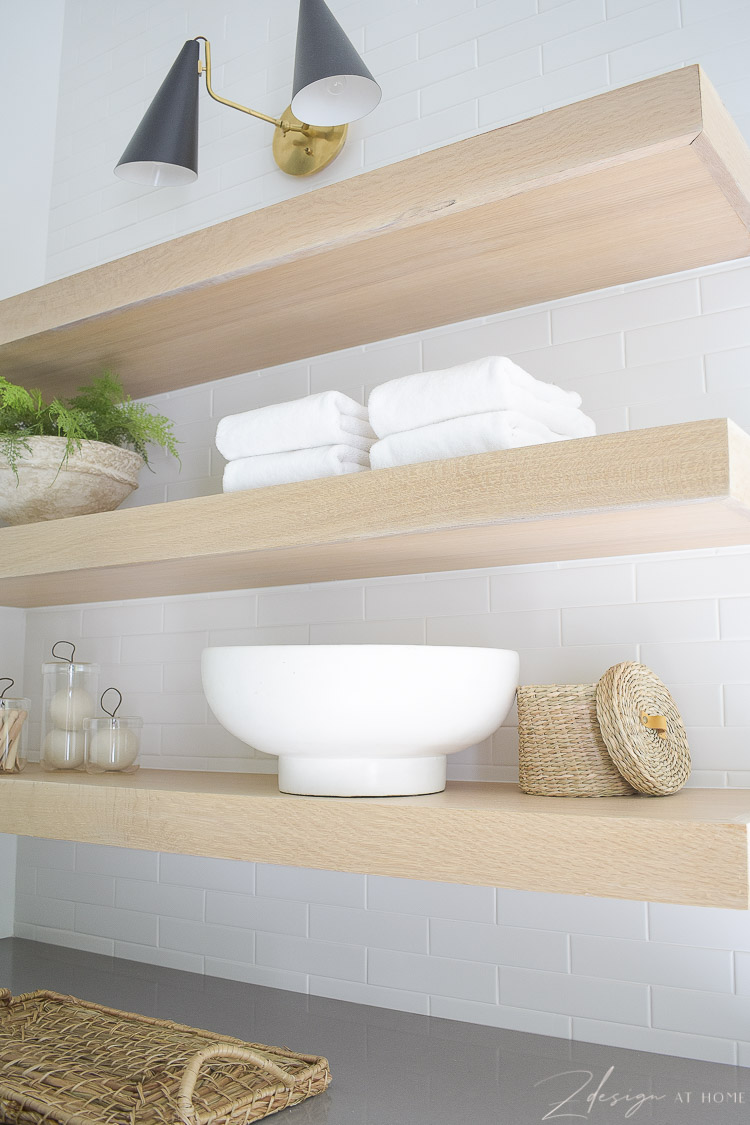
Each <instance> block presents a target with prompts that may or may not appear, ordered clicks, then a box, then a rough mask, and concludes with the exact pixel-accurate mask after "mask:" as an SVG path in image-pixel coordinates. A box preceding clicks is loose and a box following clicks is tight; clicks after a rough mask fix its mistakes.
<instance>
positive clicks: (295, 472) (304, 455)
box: [223, 445, 370, 492]
mask: <svg viewBox="0 0 750 1125" xmlns="http://www.w3.org/2000/svg"><path fill="white" fill-rule="evenodd" d="M369 467H370V458H369V457H368V455H367V453H365V452H364V451H363V450H361V449H354V448H352V447H351V446H349V445H323V446H319V447H318V448H317V449H295V450H292V451H291V452H285V453H265V454H261V455H260V456H259V457H242V458H240V459H239V460H236V461H230V462H229V464H228V465H226V466H225V468H224V480H223V488H224V491H225V492H242V491H244V490H245V489H247V488H265V487H267V486H268V485H272V484H291V483H293V482H294V481H301V480H317V479H318V478H319V477H335V476H339V475H340V474H342V473H362V472H364V471H365V469H369Z"/></svg>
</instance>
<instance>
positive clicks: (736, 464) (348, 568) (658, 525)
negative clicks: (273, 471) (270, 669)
mask: <svg viewBox="0 0 750 1125" xmlns="http://www.w3.org/2000/svg"><path fill="white" fill-rule="evenodd" d="M749 466H750V437H748V435H747V434H745V433H744V432H743V431H742V430H740V429H739V428H738V427H737V426H735V425H733V423H731V422H728V421H727V420H726V419H713V420H710V421H704V422H686V423H682V424H680V425H676V426H660V427H655V428H654V429H650V430H635V431H630V432H626V433H618V434H604V435H601V436H600V437H593V438H578V439H576V440H574V441H567V442H558V443H554V444H549V445H538V446H533V447H529V448H525V449H513V450H505V451H502V452H499V453H483V454H477V455H475V456H471V457H457V458H453V459H449V460H445V461H432V462H429V463H425V464H420V465H407V466H404V467H400V468H396V469H379V470H376V471H373V472H367V473H353V474H351V475H348V476H343V477H333V478H329V479H326V480H316V481H305V482H303V483H301V484H291V485H279V486H277V487H274V488H265V489H256V490H252V491H249V492H241V493H233V494H229V495H220V496H206V497H200V498H198V499H195V500H180V501H174V502H172V503H169V504H156V505H152V506H149V507H142V508H128V509H123V510H122V511H118V512H104V513H101V514H98V515H92V516H78V517H76V518H74V519H67V520H56V521H54V522H52V523H37V524H29V525H26V526H23V527H7V528H3V529H1V530H0V583H1V585H0V600H1V601H2V603H3V604H4V605H9V606H36V605H61V604H70V603H75V602H89V601H101V600H112V599H121V598H134V597H157V596H159V595H168V594H185V593H199V592H202V591H207V590H231V589H248V588H251V587H256V586H278V585H286V584H293V583H299V582H321V581H333V580H336V579H346V578H364V577H374V576H377V575H390V574H412V573H417V574H419V573H423V572H428V571H439V570H446V569H449V570H457V569H462V568H472V567H480V566H501V565H506V564H516V563H526V562H540V561H552V560H562V559H574V558H595V557H602V556H607V555H622V554H628V553H641V552H644V551H671V550H680V549H688V548H696V547H712V546H732V545H739V544H743V543H748V542H750V488H749V487H748V469H749Z"/></svg>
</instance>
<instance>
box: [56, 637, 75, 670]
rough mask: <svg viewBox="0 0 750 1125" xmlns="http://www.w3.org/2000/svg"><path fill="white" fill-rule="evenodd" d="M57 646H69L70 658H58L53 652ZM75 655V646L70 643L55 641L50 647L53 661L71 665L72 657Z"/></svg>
mask: <svg viewBox="0 0 750 1125" xmlns="http://www.w3.org/2000/svg"><path fill="white" fill-rule="evenodd" d="M58 645H70V656H58V655H57V653H56V652H55V649H56V648H57V646H58ZM75 654H76V646H75V645H74V644H73V642H72V641H55V643H54V644H53V646H52V658H53V660H67V662H68V664H72V663H73V657H74V656H75Z"/></svg>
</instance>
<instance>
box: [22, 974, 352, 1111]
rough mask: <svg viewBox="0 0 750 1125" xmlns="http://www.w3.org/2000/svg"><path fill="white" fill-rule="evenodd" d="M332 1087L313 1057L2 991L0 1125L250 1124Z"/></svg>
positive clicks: (61, 999)
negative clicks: (42, 1123) (42, 1124)
mask: <svg viewBox="0 0 750 1125" xmlns="http://www.w3.org/2000/svg"><path fill="white" fill-rule="evenodd" d="M330 1081H331V1073H330V1070H329V1067H328V1061H327V1060H326V1059H324V1058H321V1057H319V1056H316V1055H298V1054H296V1053H295V1052H293V1051H289V1050H287V1048H286V1047H266V1046H263V1045H261V1044H259V1043H243V1042H242V1041H241V1040H240V1039H230V1038H229V1037H228V1036H224V1035H214V1034H213V1032H209V1031H198V1030H197V1029H196V1028H194V1027H185V1026H183V1025H182V1024H178V1023H170V1022H169V1021H167V1020H157V1019H151V1018H150V1017H148V1016H137V1015H133V1014H132V1013H129V1012H118V1011H117V1010H116V1009H115V1008H103V1007H101V1006H100V1005H98V1004H90V1003H88V1002H86V1001H84V1000H77V999H76V998H75V997H74V996H61V995H59V994H58V993H56V992H29V993H26V994H25V995H23V996H16V997H13V996H11V994H10V992H9V991H8V989H0V1120H2V1121H3V1122H8V1123H12V1125H39V1123H41V1122H44V1123H45V1125H177V1123H183V1125H230V1123H231V1125H246V1123H248V1122H251V1121H259V1120H260V1119H261V1118H262V1117H267V1116H268V1114H270V1113H276V1112H277V1111H278V1110H280V1109H285V1108H286V1107H287V1106H292V1105H296V1104H297V1103H298V1102H301V1101H304V1100H305V1098H309V1097H311V1096H312V1095H313V1094H319V1093H321V1092H322V1091H323V1090H325V1089H326V1087H327V1086H328V1084H329V1083H330Z"/></svg>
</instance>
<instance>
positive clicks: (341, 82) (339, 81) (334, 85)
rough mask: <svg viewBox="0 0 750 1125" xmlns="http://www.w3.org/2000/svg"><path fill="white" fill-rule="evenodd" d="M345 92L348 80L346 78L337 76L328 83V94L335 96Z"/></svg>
mask: <svg viewBox="0 0 750 1125" xmlns="http://www.w3.org/2000/svg"><path fill="white" fill-rule="evenodd" d="M345 90H346V78H344V76H343V75H337V76H336V77H335V78H331V79H329V80H328V82H327V83H326V93H328V94H333V95H334V96H335V95H336V94H343V93H344V91H345Z"/></svg>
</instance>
